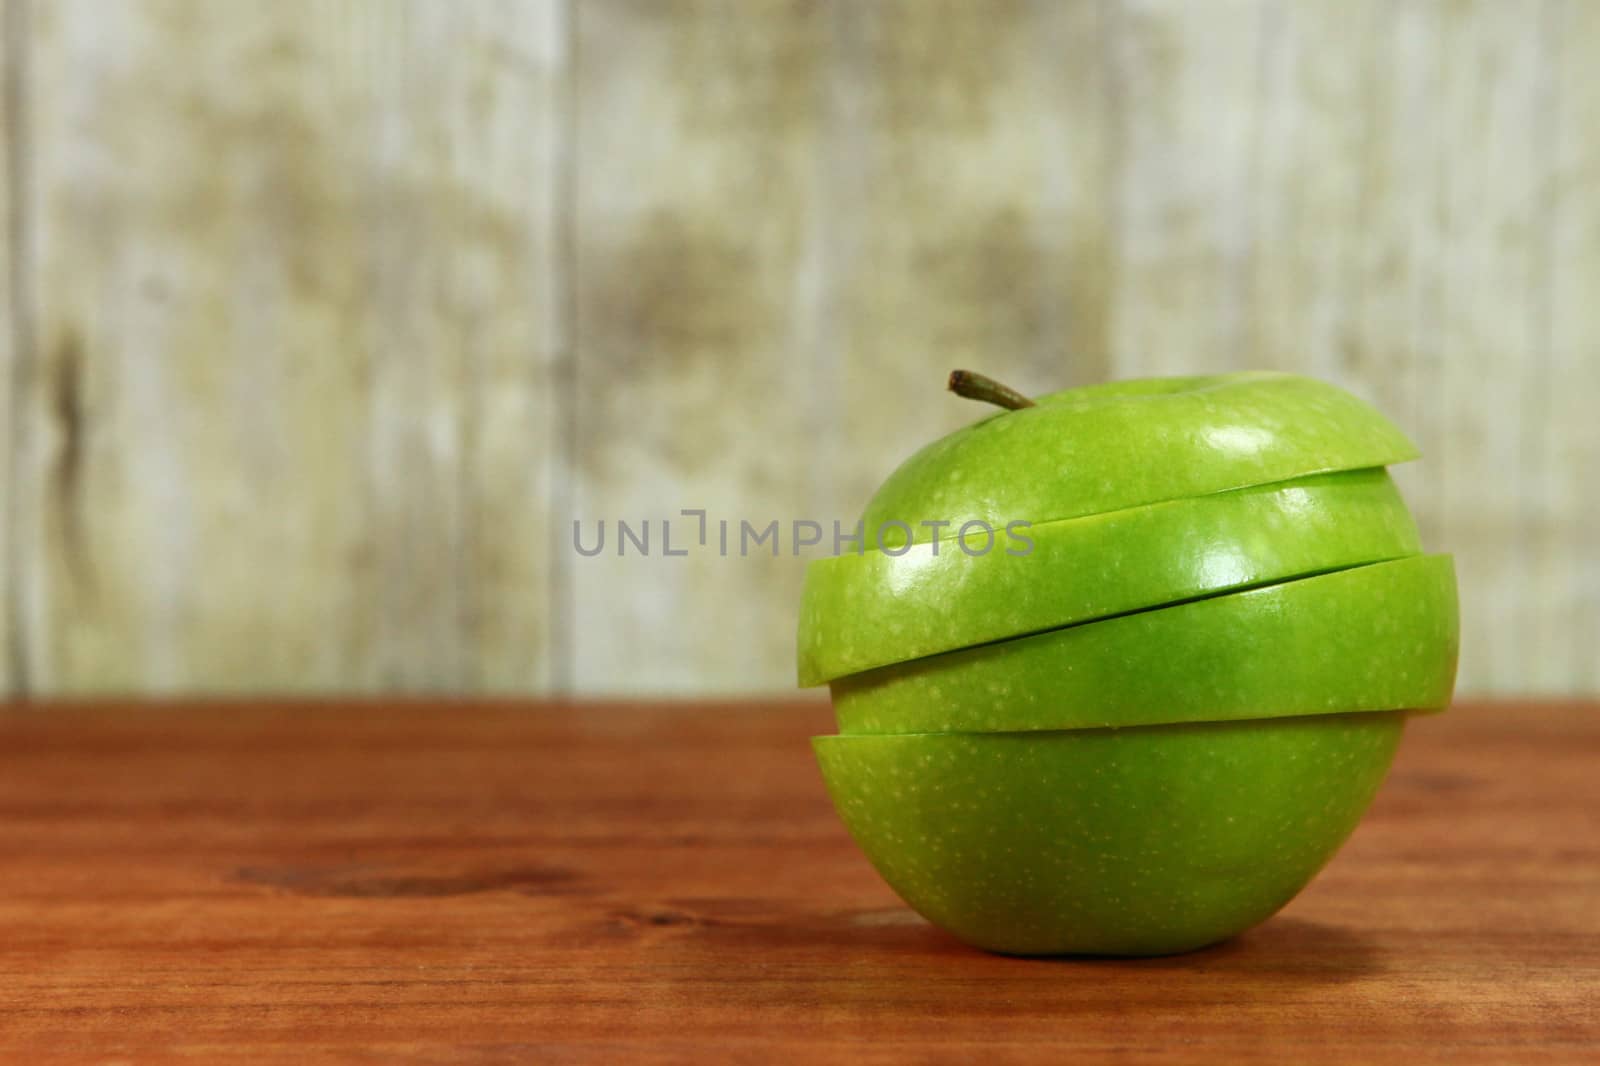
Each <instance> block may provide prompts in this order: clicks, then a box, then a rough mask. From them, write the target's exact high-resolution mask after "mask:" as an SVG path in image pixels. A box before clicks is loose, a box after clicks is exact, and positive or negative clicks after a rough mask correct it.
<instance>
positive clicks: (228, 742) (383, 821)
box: [0, 702, 1600, 1064]
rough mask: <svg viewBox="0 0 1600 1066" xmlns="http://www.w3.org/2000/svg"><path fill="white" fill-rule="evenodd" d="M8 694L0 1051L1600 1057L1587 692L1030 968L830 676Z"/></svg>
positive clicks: (1489, 712)
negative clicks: (1119, 940)
mask: <svg viewBox="0 0 1600 1066" xmlns="http://www.w3.org/2000/svg"><path fill="white" fill-rule="evenodd" d="M51 710H52V712H53V713H49V714H36V713H32V709H22V708H19V709H17V710H16V711H15V712H14V713H11V714H9V715H5V716H0V886H3V892H0V945H3V947H0V1056H3V1057H5V1058H7V1059H8V1060H16V1061H27V1062H36V1063H41V1064H52V1063H76V1062H104V1061H110V1060H127V1061H137V1062H141V1063H144V1062H149V1063H165V1062H180V1061H196V1060H204V1061H221V1060H228V1061H239V1060H245V1059H248V1060H249V1061H252V1062H313V1061H317V1062H320V1061H343V1062H377V1061H384V1062H428V1063H455V1062H461V1063H498V1062H526V1061H540V1062H608V1063H610V1062H618V1061H645V1062H686V1061H705V1060H706V1059H708V1058H715V1059H718V1060H726V1061H739V1062H745V1061H748V1062H772V1061H784V1062H823V1061H851V1062H898V1061H916V1062H958V1061H968V1060H970V1059H971V1058H972V1057H973V1056H977V1055H982V1056H983V1057H984V1058H985V1059H988V1060H994V1061H1003V1062H1010V1061H1040V1062H1059V1061H1061V1060H1062V1058H1063V1057H1066V1056H1071V1057H1072V1058H1073V1061H1129V1060H1136V1061H1149V1060H1151V1059H1155V1058H1159V1059H1160V1060H1162V1061H1171V1062H1217V1061H1228V1062H1282V1061H1286V1060H1288V1059H1293V1060H1294V1061H1342V1062H1360V1063H1381V1062H1456V1063H1459V1062H1485V1063H1489V1062H1507V1061H1515V1062H1519V1063H1555V1062H1574V1063H1577V1062H1588V1061H1593V1060H1594V1058H1595V1056H1596V1055H1597V1054H1600V1004H1597V1002H1596V1000H1595V997H1594V990H1595V987H1596V982H1597V981H1600V833H1597V829H1600V824H1597V816H1596V810H1597V809H1600V795H1597V794H1596V784H1595V777H1594V774H1593V765H1594V761H1595V759H1596V758H1600V707H1596V706H1594V705H1592V704H1536V703H1523V704H1481V705H1471V706H1465V707H1461V708H1457V709H1456V710H1454V711H1452V712H1449V713H1447V714H1444V715H1440V716H1436V717H1431V718H1427V719H1423V720H1420V721H1418V722H1415V723H1413V725H1412V726H1411V729H1410V731H1409V735H1408V737H1407V739H1406V742H1405V744H1404V746H1403V748H1402V752H1401V755H1400V758H1399V760H1398V762H1397V764H1396V767H1395V769H1394V771H1393V774H1392V776H1391V778H1390V779H1389V781H1388V782H1387V783H1386V785H1385V786H1384V789H1383V791H1382V793H1381V795H1380V796H1379V798H1378V800H1377V803H1376V805H1375V806H1374V808H1373V810H1372V812H1371V813H1370V815H1369V816H1368V818H1367V820H1366V822H1365V823H1364V825H1363V827H1362V828H1361V829H1360V830H1359V831H1358V832H1357V834H1356V836H1355V837H1354V839H1353V840H1352V841H1351V842H1350V844H1349V845H1348V846H1347V847H1346V849H1345V850H1344V851H1343V852H1342V853H1341V855H1340V856H1339V857H1338V858H1337V859H1335V861H1334V862H1333V864H1332V865H1331V866H1330V867H1329V869H1328V870H1327V871H1325V872H1324V874H1323V875H1322V876H1321V877H1320V878H1318V880H1317V881H1316V882H1315V883H1314V884H1313V885H1312V886H1311V887H1310V888H1309V889H1308V890H1307V891H1306V892H1305V893H1303V894H1302V895H1301V897H1300V898H1299V899H1297V900H1296V901H1295V902H1293V903H1292V904H1290V906H1289V907H1288V908H1287V909H1286V910H1285V911H1284V912H1283V913H1282V914H1281V915H1280V916H1279V917H1277V918H1274V919H1272V920H1271V921H1269V922H1268V923H1266V924H1265V925H1263V926H1261V927H1260V928H1258V929H1256V930H1254V931H1251V932H1249V933H1247V934H1245V935H1243V936H1241V937H1239V938H1237V939H1236V940H1234V941H1231V942H1229V943H1226V944H1222V945H1219V946H1216V947H1213V948H1209V949H1206V950H1203V951H1200V952H1196V953H1194V954H1191V955H1186V956H1180V957H1175V958H1169V959H1153V960H1144V961H1111V960H1099V961H1094V960H1055V961H1041V960H1019V959H1007V958H1001V957H997V956H990V955H985V954H982V953H979V952H976V951H973V950H970V949H967V948H964V947H962V946H960V945H959V944H957V943H955V942H953V941H952V940H950V939H948V938H947V937H945V936H944V935H943V934H941V933H939V932H938V931H936V930H934V929H932V928H930V927H929V926H927V925H925V924H924V923H922V922H921V921H920V920H919V919H917V918H916V917H915V916H914V915H913V914H911V913H910V912H909V911H907V910H905V909H904V908H903V907H902V906H901V905H900V904H899V903H898V901H897V900H896V899H895V898H894V897H893V895H892V894H891V893H890V892H889V890H888V889H887V888H886V887H885V886H884V885H883V884H882V883H881V882H880V881H879V880H878V879H877V877H876V875H875V874H874V873H873V872H872V871H871V869H870V868H869V867H868V866H867V864H866V862H865V860H864V859H863V858H862V857H861V856H860V854H859V853H858V852H857V851H856V850H855V848H854V846H853V845H852V844H851V842H850V841H849V840H848V838H847V837H846V836H845V834H844V831H843V829H842V828H841V827H840V825H839V823H838V821H837V820H836V818H835V817H834V815H833V812H832V811H831V809H830V808H829V806H828V802H827V799H826V797H825V795H824V793H823V790H822V786H821V782H820V780H819V779H818V777H817V774H816V770H815V768H814V765H813V763H812V761H811V757H810V754H809V752H808V751H807V748H806V736H807V735H808V734H811V733H814V732H818V731H823V730H826V729H828V728H829V725H830V723H829V721H828V717H829V716H828V713H827V709H826V707H825V706H824V705H822V704H819V703H814V702H805V703H790V704H764V705H744V704H735V703H720V704H718V703H699V704H694V703H680V704H654V705H652V704H613V705H582V706H573V705H545V706H542V707H540V706H527V705H516V704H499V705H495V704H482V703H479V704H461V703H456V704H426V703H371V704H365V705H362V704H356V705H348V704H347V705H329V704H317V703H302V704H277V705H263V704H217V705H187V706H170V705H142V706H141V705H127V704H102V705H77V706H57V707H53V708H51Z"/></svg>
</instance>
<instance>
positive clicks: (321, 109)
mask: <svg viewBox="0 0 1600 1066" xmlns="http://www.w3.org/2000/svg"><path fill="white" fill-rule="evenodd" d="M552 10H553V6H552V4H539V5H521V6H516V5H503V4H493V3H483V4H476V5H457V6H455V7H453V8H452V9H451V10H450V11H449V12H445V11H441V10H439V9H437V8H436V6H434V5H428V4H425V3H408V4H390V3H381V2H363V3H355V4H346V5H339V6H329V5H315V6H313V7H310V8H299V7H294V8H285V7H277V6H269V7H262V8H253V9H251V10H249V11H246V12H240V11H234V10H231V9H229V10H223V9H219V8H217V7H216V6H214V5H209V4H204V3H198V2H193V0H185V2H149V3H141V4H126V5H115V6H114V7H112V8H106V7H104V6H103V5H100V4H97V3H87V2H78V3H64V4H53V5H39V6H38V8H37V10H36V17H35V18H34V23H33V27H32V36H31V40H30V42H29V48H30V53H31V55H32V58H33V66H34V70H35V86H34V91H33V93H32V95H31V97H30V99H31V103H32V112H31V116H30V117H31V120H32V123H33V126H34V129H35V138H34V140H35V145H34V147H35V153H34V157H33V159H32V166H33V170H34V173H35V175H36V181H35V182H34V185H33V193H34V195H33V197H32V199H31V201H30V202H29V204H28V208H27V209H28V211H29V215H30V218H31V219H32V220H34V225H35V228H36V231H37V244H38V252H39V260H38V292H39V294H40V299H39V319H38V322H39V326H38V331H37V340H38V347H37V350H36V351H35V352H33V353H31V358H32V360H33V361H34V363H35V364H36V366H37V374H36V376H35V380H34V381H33V382H32V385H31V388H30V391H29V393H28V394H27V395H26V396H24V397H23V405H24V411H25V414H26V417H27V419H28V421H27V423H26V425H25V426H24V431H25V432H26V433H27V435H28V438H29V440H30V446H29V451H28V454H27V455H26V457H25V458H26V462H25V464H24V470H23V472H22V473H23V485H22V487H21V490H20V492H21V499H20V500H19V517H20V522H21V535H22V537H23V543H22V551H23V553H24V556H25V557H26V558H27V559H28V560H29V565H28V566H27V567H25V571H26V578H27V582H28V587H27V589H26V590H25V593H26V603H27V604H28V613H27V619H26V621H27V624H28V626H29V660H30V661H29V667H30V671H31V672H32V673H33V674H34V675H35V676H36V677H37V678H38V679H39V685H40V687H41V688H42V689H44V690H47V691H56V692H72V691H91V690H92V691H105V690H120V689H133V690H140V691H163V690H173V689H182V690H185V691H195V690H200V691H204V690H216V689H226V690H240V689H242V690H251V689H269V688H270V689H274V690H307V689H341V690H359V689H363V688H368V687H373V686H382V687H385V688H400V689H412V688H455V687H459V686H462V685H464V684H466V683H468V682H471V681H475V680H480V679H481V680H482V681H483V682H484V683H485V684H490V683H504V682H506V681H507V680H508V670H509V671H510V675H509V676H510V677H514V678H515V680H516V682H517V683H518V684H524V685H528V686H530V687H537V686H538V685H539V684H540V683H541V682H542V680H543V679H544V678H545V676H546V675H547V672H548V662H547V653H546V650H545V647H544V635H543V633H542V632H541V631H540V630H539V627H538V624H537V622H536V621H535V620H534V619H536V617H537V616H538V612H539V611H542V606H543V602H542V601H543V598H544V595H545V591H546V590H545V583H546V574H545V571H546V567H547V562H548V560H547V555H548V549H547V548H546V547H545V545H546V544H547V543H548V542H547V533H548V526H547V524H546V522H545V518H544V514H543V510H542V507H543V500H544V493H543V488H544V485H545V483H546V480H547V477H548V472H547V470H546V464H547V462H548V460H549V447H548V444H547V442H546V436H547V434H548V432H549V428H548V427H549V421H550V420H549V408H548V404H549V401H548V400H547V399H546V398H545V397H546V396H547V394H548V390H547V389H546V388H545V386H546V385H547V382H546V381H545V380H544V378H543V376H542V375H543V373H544V368H545V367H546V366H547V364H548V361H549V356H550V351H549V344H548V337H547V336H546V335H545V333H544V330H546V329H547V325H548V320H549V318H550V316H551V313H552V312H551V307H550V304H551V301H550V300H549V299H548V298H547V297H546V296H545V290H544V286H545V285H546V283H547V277H548V274H549V263H548V257H549V254H550V253H549V248H548V229H549V213H550V212H549V209H548V206H547V203H548V198H549V195H550V193H549V183H548V181H547V180H545V178H546V175H545V174H544V173H543V170H544V168H546V167H547V166H548V165H549V151H548V145H549V143H550V138H551V136H552V134H551V130H552V126H553V123H552V121H551V118H550V115H551V112H552V109H553V101H552V89H551V83H552V72H551V66H550V64H549V63H548V62H546V60H547V58H548V56H549V54H550V49H551V48H552V44H551V43H550V42H551V38H550V35H549V26H548V23H549V21H550V19H551V17H552V16H551V11H552ZM468 119H470V121H468ZM469 467H470V470H471V473H472V477H470V478H469V477H468V476H467V471H468V469H469ZM469 575H470V577H472V578H474V579H477V578H484V579H489V578H492V579H493V580H494V581H496V582H498V584H496V585H495V586H494V587H493V588H492V591H490V592H488V593H476V592H474V593H468V592H466V591H464V589H465V586H466V584H467V577H468V576H469ZM530 603H531V604H538V605H539V607H537V608H530V607H529V606H527V605H528V604H530ZM479 638H481V645H480V644H479V643H477V642H476V641H477V639H479ZM508 663H510V664H513V665H511V666H509V667H508V665H507V664H508Z"/></svg>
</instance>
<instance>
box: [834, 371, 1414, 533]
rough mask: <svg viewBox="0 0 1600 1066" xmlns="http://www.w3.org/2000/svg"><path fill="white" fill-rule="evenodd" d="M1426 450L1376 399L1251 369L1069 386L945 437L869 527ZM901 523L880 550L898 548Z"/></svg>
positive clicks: (1089, 504)
mask: <svg viewBox="0 0 1600 1066" xmlns="http://www.w3.org/2000/svg"><path fill="white" fill-rule="evenodd" d="M1416 457H1417V450H1416V446H1415V445H1413V444H1412V443H1411V442H1410V441H1409V440H1407V439H1406V437H1405V435H1404V434H1403V433H1401V432H1400V431H1399V429H1397V428H1396V427H1395V426H1394V424H1393V423H1391V422H1390V421H1389V420H1388V419H1387V418H1385V417H1384V416H1383V415H1382V414H1380V413H1379V412H1378V411H1377V410H1375V409H1374V408H1373V407H1371V406H1370V405H1369V404H1367V403H1366V402H1364V401H1362V400H1360V399H1358V398H1357V397H1355V396H1353V395H1351V394H1350V393H1348V392H1345V391H1344V390H1343V389H1340V388H1337V387H1335V386H1333V385H1329V384H1327V383H1325V382H1321V381H1316V380H1313V379H1311V378H1306V377H1301V376H1299V375H1295V374H1279V373H1270V372H1265V371H1250V372H1245V373H1238V374H1218V375H1213V376H1209V377H1188V378H1147V379H1142V380H1138V381H1123V382H1114V383H1111V384H1106V385H1094V386H1090V387H1088V388H1082V389H1069V390H1066V391H1064V392H1057V393H1052V394H1050V395H1048V396H1042V397H1039V398H1038V400H1037V406H1034V407H1027V408H1023V409H1022V410H1017V411H1006V412H1003V413H1001V414H996V415H994V416H992V417H990V418H986V419H984V420H982V421H980V422H977V423H974V424H973V425H970V426H967V427H966V428H965V429H961V430H957V431H956V432H954V433H952V434H950V435H949V436H946V437H943V438H941V439H940V440H937V441H934V442H933V443H932V444H929V445H928V446H926V447H925V448H923V449H922V450H921V451H919V452H917V453H916V454H915V455H913V456H911V458H909V459H907V460H906V461H905V462H904V463H902V464H901V465H900V467H899V469H897V470H895V472H894V473H892V474H891V475H889V478H888V480H887V481H885V482H884V483H883V485H882V487H880V488H879V489H878V491H877V493H876V494H875V495H874V496H873V498H872V500H871V502H870V503H868V505H867V509H866V512H865V514H864V515H863V517H862V522H863V526H864V530H865V536H866V538H867V540H866V543H867V545H868V547H872V546H874V545H876V544H878V543H879V541H878V540H876V539H874V538H875V535H876V534H877V532H878V531H879V530H880V528H882V527H883V526H884V524H885V523H887V522H891V521H898V522H903V523H905V525H906V526H907V527H909V529H910V531H911V540H912V541H913V542H914V543H920V542H924V541H927V540H930V539H932V538H933V536H934V532H933V529H932V528H931V527H929V526H927V525H924V524H923V523H925V522H930V521H944V522H947V523H949V525H948V526H947V527H945V529H944V530H943V531H941V534H940V535H943V536H952V535H954V534H955V533H956V532H957V530H959V528H960V527H961V526H962V525H963V524H965V523H967V522H972V521H979V522H985V523H987V524H988V525H989V526H990V527H991V528H994V529H997V530H1003V529H1005V527H1006V524H1007V523H1009V522H1012V521H1018V520H1021V521H1027V522H1033V523H1035V524H1042V523H1045V522H1053V521H1058V520H1060V519H1065V518H1078V517H1081V516H1083V515H1091V514H1102V513H1104V512H1106V511H1119V510H1122V509H1124V508H1128V507H1139V506H1142V505H1144V504H1148V503H1157V502H1160V501H1162V500H1175V499H1183V498H1186V497H1190V496H1203V495H1207V494H1209V493H1213V492H1224V491H1226V490H1228V489H1237V488H1245V487H1247V486H1250V485H1265V484H1270V483H1272V482H1276V481H1288V480H1290V479H1292V478H1297V477H1304V476H1305V475H1307V474H1317V473H1328V472H1332V471H1337V470H1361V469H1366V468H1369V467H1381V466H1388V465H1389V464H1391V463H1398V462H1404V461H1406V460H1409V459H1415V458H1416ZM904 542H905V537H904V534H903V532H902V531H901V530H899V529H897V528H894V527H891V528H890V529H889V530H888V531H886V533H885V535H884V536H883V537H882V544H884V545H886V546H888V547H891V548H893V547H899V546H900V545H901V544H903V543H904Z"/></svg>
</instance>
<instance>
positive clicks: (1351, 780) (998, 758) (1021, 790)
mask: <svg viewBox="0 0 1600 1066" xmlns="http://www.w3.org/2000/svg"><path fill="white" fill-rule="evenodd" d="M1404 725H1405V712H1402V711H1392V712H1373V713H1358V714H1337V715H1319V716H1315V717H1298V718H1275V719H1260V720H1254V721H1244V722H1208V723H1191V724H1182V725H1162V726H1144V727H1138V728H1126V729H1092V730H1079V731H1068V732H1050V733H976V734H960V733H927V734H909V735H880V736H828V737H818V738H816V739H815V740H814V741H813V746H814V748H815V750H816V753H817V758H818V761H819V762H820V764H821V767H822V773H823V777H824V779H825V780H826V782H827V786H828V791H829V794H830V795H831V796H832V797H833V801H834V804H835V806H836V807H837V808H838V810H839V813H840V815H841V817H842V818H843V819H844V822H845V825H846V826H847V827H848V828H849V830H850V833H851V835H852V836H853V837H854V838H855V840H856V842H857V843H858V844H859V845H860V846H861V849H862V850H863V851H864V852H866V854H867V857H868V859H870V860H871V862H872V864H873V866H875V867H876V868H877V870H878V872H879V873H880V874H882V876H883V878H884V880H886V881H888V883H889V884H890V886H891V887H893V888H894V890H895V891H896V892H898V893H899V894H900V896H901V898H903V899H904V900H905V901H906V902H907V903H908V904H910V905H911V906H912V907H913V908H915V909H916V910H917V911H918V913H920V914H922V916H923V917H925V918H927V919H928V920H929V921H931V922H933V923H934V924H935V925H937V926H939V927H941V928H943V929H945V930H947V931H948V932H950V933H951V934H953V935H955V936H956V937H958V938H959V939H961V940H963V941H965V942H967V943H969V944H972V945H974V946H976V947H980V948H984V949H987V950H989V951H995V952H1000V953H1004V954H1012V955H1062V954H1083V955H1168V954H1176V953H1178V952H1183V951H1190V950H1193V949H1195V948H1199V947H1204V946H1205V945H1207V944H1212V943H1215V942H1217V941H1219V940H1225V939H1227V938H1228V937H1230V936H1233V935H1235V934H1237V933H1240V932H1243V931H1244V930H1245V929H1248V928H1250V927H1251V926H1253V925H1256V924H1257V923H1259V922H1261V921H1264V920H1265V919H1267V918H1269V917H1271V916H1272V915H1273V914H1274V913H1275V912H1277V911H1278V910H1279V909H1280V908H1281V907H1283V905H1284V904H1286V903H1288V902H1289V900H1291V899H1293V898H1294V896H1295V895H1296V894H1297V893H1298V892H1299V891H1300V890H1301V889H1302V888H1304V887H1305V885H1306V884H1307V883H1308V882H1309V881H1310V880H1311V878H1312V877H1314V876H1315V875H1316V873H1317V871H1318V870H1320V869H1321V868H1322V867H1323V866H1324V865H1325V864H1326V863H1327V861H1328V860H1329V859H1330V858H1332V856H1333V854H1334V852H1336V851H1337V850H1338V848H1339V846H1340V845H1341V844H1343V843H1344V841H1345V839H1346V838H1347V837H1349V835H1350V833H1351V832H1352V831H1353V830H1354V829H1355V826H1356V823H1357V822H1358V821H1360V819H1361V816H1362V814H1363V813H1365V811H1366V809H1367V806H1368V805H1369V804H1370V803H1371V801H1372V798H1373V796H1374V795H1376V793H1377V790H1378V786H1379V784H1380V783H1381V782H1382V780H1383V776H1384V774H1385V773H1386V772H1387V770H1388V767H1389V764H1390V762H1391V760H1392V759H1393V757H1394V752H1395V748H1396V746H1397V745H1398V743H1399V740H1400V734H1401V731H1402V729H1403V728H1404Z"/></svg>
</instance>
